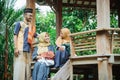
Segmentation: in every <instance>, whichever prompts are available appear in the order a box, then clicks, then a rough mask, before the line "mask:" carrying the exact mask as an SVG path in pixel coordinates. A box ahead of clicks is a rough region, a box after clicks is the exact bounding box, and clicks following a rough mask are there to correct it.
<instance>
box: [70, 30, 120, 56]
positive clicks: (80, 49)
mask: <svg viewBox="0 0 120 80" xmlns="http://www.w3.org/2000/svg"><path fill="white" fill-rule="evenodd" d="M102 31H107V32H108V36H107V37H108V39H109V42H110V49H111V52H112V53H114V54H115V53H120V28H108V29H104V28H102V29H95V30H90V31H84V32H78V33H73V34H71V35H70V36H71V44H70V45H71V54H72V55H88V54H89V55H90V54H97V48H96V36H97V32H102ZM101 47H102V46H101Z"/></svg>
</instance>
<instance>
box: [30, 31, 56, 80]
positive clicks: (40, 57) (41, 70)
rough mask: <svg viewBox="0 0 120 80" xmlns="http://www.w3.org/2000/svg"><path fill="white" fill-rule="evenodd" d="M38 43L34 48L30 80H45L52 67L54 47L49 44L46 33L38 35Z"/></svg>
mask: <svg viewBox="0 0 120 80" xmlns="http://www.w3.org/2000/svg"><path fill="white" fill-rule="evenodd" d="M38 38H39V43H38V44H37V46H34V51H33V55H32V59H33V60H35V61H36V62H35V64H34V69H33V72H32V80H47V78H48V74H49V67H50V66H52V65H54V59H53V58H54V47H53V46H52V45H51V44H50V39H49V35H48V33H46V32H43V33H41V34H40V35H38Z"/></svg>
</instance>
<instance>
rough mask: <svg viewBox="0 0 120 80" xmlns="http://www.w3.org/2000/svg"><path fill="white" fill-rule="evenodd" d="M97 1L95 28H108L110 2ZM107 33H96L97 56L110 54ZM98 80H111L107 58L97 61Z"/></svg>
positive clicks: (108, 0) (104, 0)
mask: <svg viewBox="0 0 120 80" xmlns="http://www.w3.org/2000/svg"><path fill="white" fill-rule="evenodd" d="M96 1H97V4H96V5H97V28H98V29H100V28H110V0H96ZM108 35H109V33H108V32H107V31H100V32H97V35H96V44H97V45H96V46H97V54H101V55H104V54H110V53H111V50H110V42H109V38H108ZM103 58H104V57H101V59H103ZM98 75H99V80H112V65H111V64H109V63H108V58H106V57H105V60H103V61H98Z"/></svg>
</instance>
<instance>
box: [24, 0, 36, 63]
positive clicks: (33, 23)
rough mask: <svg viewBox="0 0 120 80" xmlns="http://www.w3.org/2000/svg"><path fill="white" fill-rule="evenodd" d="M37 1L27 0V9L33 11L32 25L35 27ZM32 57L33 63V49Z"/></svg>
mask: <svg viewBox="0 0 120 80" xmlns="http://www.w3.org/2000/svg"><path fill="white" fill-rule="evenodd" d="M35 1H36V0H26V8H32V9H33V19H32V25H33V26H35ZM35 27H36V26H35ZM30 56H31V61H32V49H31V51H30Z"/></svg>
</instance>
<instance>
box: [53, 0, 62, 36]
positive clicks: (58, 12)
mask: <svg viewBox="0 0 120 80" xmlns="http://www.w3.org/2000/svg"><path fill="white" fill-rule="evenodd" d="M56 4H57V5H56V8H55V9H56V33H57V37H58V36H59V34H60V29H61V28H62V0H57V2H56Z"/></svg>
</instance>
